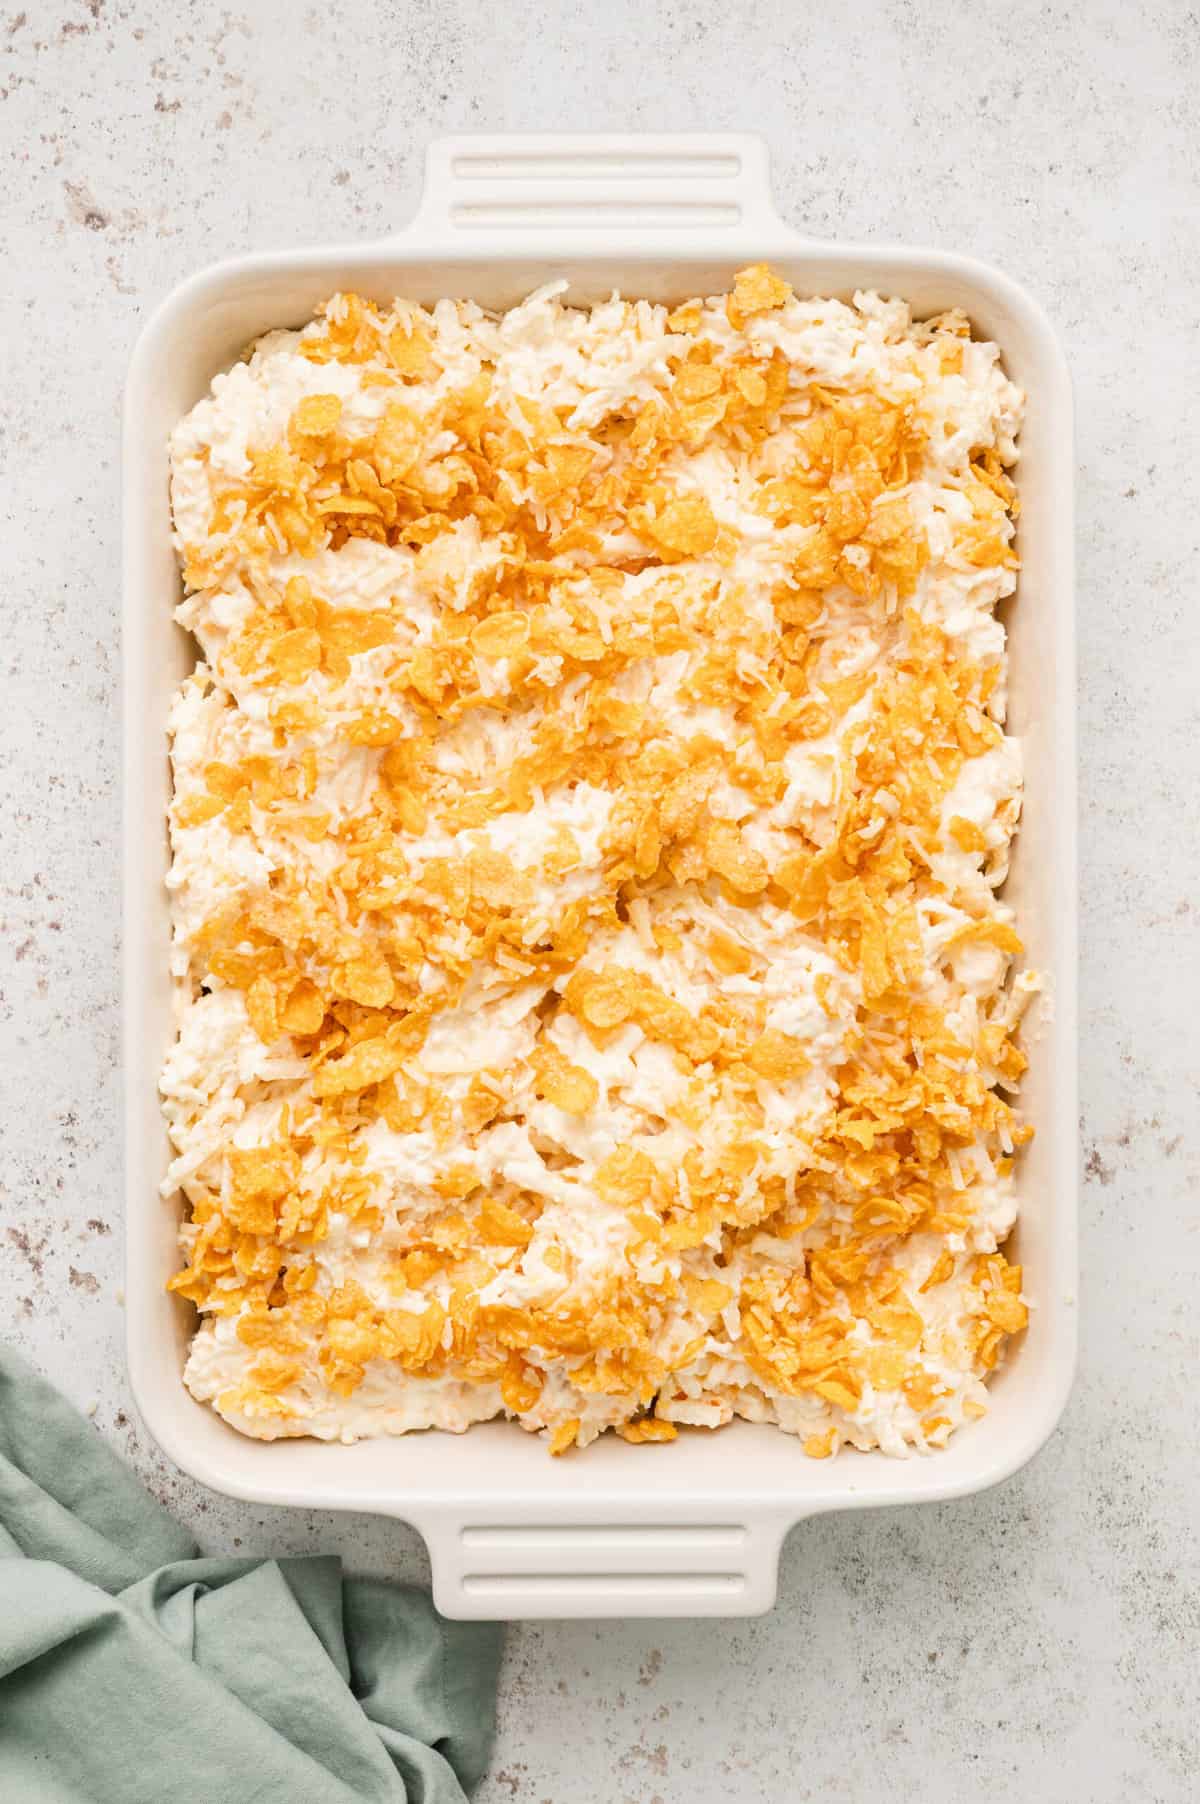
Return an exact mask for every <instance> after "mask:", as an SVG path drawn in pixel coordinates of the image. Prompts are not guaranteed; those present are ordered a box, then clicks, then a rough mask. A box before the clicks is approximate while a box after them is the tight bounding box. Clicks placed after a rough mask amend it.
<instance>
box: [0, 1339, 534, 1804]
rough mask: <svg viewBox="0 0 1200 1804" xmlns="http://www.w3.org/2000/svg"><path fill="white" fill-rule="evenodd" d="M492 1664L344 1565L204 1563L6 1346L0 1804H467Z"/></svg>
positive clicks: (484, 1641) (483, 1761)
mask: <svg viewBox="0 0 1200 1804" xmlns="http://www.w3.org/2000/svg"><path fill="white" fill-rule="evenodd" d="M499 1653H500V1631H499V1628H498V1626H496V1625H494V1624H491V1623H472V1624H465V1623H453V1622H445V1621H443V1620H442V1618H441V1617H439V1616H438V1615H437V1613H436V1611H435V1610H434V1609H433V1606H432V1604H431V1603H430V1601H429V1599H428V1598H427V1597H426V1596H425V1594H424V1593H423V1592H421V1591H416V1590H413V1589H411V1588H409V1587H406V1586H401V1585H393V1584H389V1583H386V1582H384V1581H383V1580H379V1579H361V1578H347V1577H345V1576H344V1575H343V1573H342V1569H341V1562H340V1560H338V1559H336V1558H325V1559H281V1560H233V1559H230V1560H226V1559H212V1560H209V1559H201V1558H200V1557H199V1556H198V1553H197V1549H196V1546H195V1543H194V1542H193V1541H192V1539H191V1537H190V1536H189V1535H187V1534H185V1533H184V1531H183V1529H181V1528H180V1527H179V1526H178V1525H177V1524H176V1523H175V1522H174V1521H172V1519H171V1517H170V1516H169V1515H168V1514H167V1513H166V1511H165V1510H163V1509H162V1508H160V1506H159V1505H158V1504H157V1503H155V1502H154V1500H153V1499H152V1498H151V1497H149V1496H147V1494H146V1492H145V1491H143V1489H142V1488H141V1486H140V1485H139V1484H138V1482H137V1480H136V1479H135V1478H134V1477H133V1475H132V1474H131V1473H130V1472H129V1471H128V1470H127V1469H126V1468H125V1467H124V1466H123V1465H122V1464H121V1462H120V1460H119V1459H117V1457H116V1456H115V1454H113V1453H112V1452H111V1451H110V1450H109V1448H108V1447H107V1446H106V1445H105V1443H104V1442H103V1441H102V1440H101V1438H100V1436H99V1435H98V1434H97V1433H96V1432H95V1431H94V1430H93V1429H92V1428H91V1427H90V1426H89V1425H88V1424H87V1423H86V1422H85V1421H83V1420H82V1418H81V1417H80V1416H78V1415H77V1414H76V1412H75V1410H74V1409H73V1408H72V1407H71V1406H70V1404H68V1403H67V1402H66V1401H65V1399H64V1398H62V1397H61V1396H60V1395H59V1394H58V1392H57V1391H56V1390H54V1389H53V1388H52V1386H50V1385H49V1384H47V1383H46V1381H45V1380H44V1379H42V1378H39V1377H38V1375H37V1374H36V1373H35V1372H34V1371H33V1370H32V1369H31V1368H30V1367H29V1366H28V1365H27V1364H26V1363H25V1361H24V1360H23V1359H21V1358H20V1357H19V1356H18V1355H17V1354H15V1353H14V1352H12V1350H11V1349H8V1348H5V1347H3V1346H0V1798H2V1799H4V1800H11V1801H12V1804H461V1801H462V1800H463V1799H464V1798H465V1797H466V1796H467V1794H468V1793H470V1792H471V1791H472V1790H473V1788H474V1786H475V1784H476V1783H477V1781H478V1780H479V1779H480V1778H481V1777H482V1774H483V1772H484V1769H485V1767H486V1765H487V1757H488V1750H489V1746H490V1742H491V1734H492V1724H493V1715H494V1702H495V1689H496V1671H497V1666H498V1662H499Z"/></svg>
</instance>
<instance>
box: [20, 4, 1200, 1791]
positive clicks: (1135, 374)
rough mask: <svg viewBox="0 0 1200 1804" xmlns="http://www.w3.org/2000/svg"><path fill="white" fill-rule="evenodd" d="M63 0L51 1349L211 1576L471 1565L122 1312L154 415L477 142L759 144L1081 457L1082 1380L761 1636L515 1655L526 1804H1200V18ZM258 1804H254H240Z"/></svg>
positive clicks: (1145, 7) (707, 1632) (44, 708)
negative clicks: (274, 283) (979, 340)
mask: <svg viewBox="0 0 1200 1804" xmlns="http://www.w3.org/2000/svg"><path fill="white" fill-rule="evenodd" d="M568 17H570V18H571V19H572V21H573V22H572V23H571V24H570V25H567V24H565V23H564V24H561V25H560V24H559V23H558V12H557V9H556V8H555V7H553V6H552V7H550V8H547V7H546V6H545V5H532V4H530V3H529V0H507V3H506V4H505V5H503V6H497V7H495V8H492V9H488V8H484V7H480V6H478V5H467V4H464V0H440V3H439V4H437V5H434V4H432V3H431V0H378V3H373V0H328V3H327V4H325V5H323V6H320V7H317V6H311V7H309V6H305V5H304V4H302V3H299V0H241V4H239V0H231V3H230V4H229V5H221V4H218V3H216V0H191V4H189V5H188V6H186V7H182V6H180V7H171V6H163V5H157V4H150V0H29V4H28V7H27V11H19V10H17V6H16V0H9V6H8V8H7V9H6V11H5V13H4V15H3V16H2V17H0V155H2V158H3V183H2V187H0V194H2V197H3V198H2V201H0V206H2V208H3V215H4V242H5V244H6V247H7V251H8V261H7V270H6V280H5V283H4V286H3V294H2V297H0V308H2V309H3V332H2V334H0V339H2V342H3V346H4V364H5V367H4V375H3V386H2V390H0V393H2V397H3V401H2V413H0V420H2V426H0V445H2V451H0V456H2V458H3V465H2V468H3V482H2V485H0V515H2V519H3V545H4V563H3V572H4V580H3V602H2V606H3V627H4V630H3V634H2V635H0V1134H2V1142H3V1148H4V1156H3V1161H2V1163H0V1320H2V1322H3V1331H4V1332H5V1333H7V1334H11V1335H13V1336H14V1337H15V1338H16V1339H17V1340H18V1341H19V1343H20V1344H21V1345H23V1346H24V1347H25V1348H26V1349H27V1350H28V1351H29V1352H30V1353H31V1354H32V1356H33V1357H34V1358H35V1359H36V1360H38V1361H39V1362H40V1364H41V1365H42V1366H43V1368H44V1369H45V1370H47V1371H48V1372H49V1373H50V1374H51V1375H52V1376H53V1377H54V1378H56V1379H57V1380H58V1382H59V1383H60V1384H62V1385H63V1387H64V1388H65V1389H66V1390H67V1391H68V1392H69V1393H70V1394H71V1395H72V1396H73V1397H75V1398H76V1399H77V1400H78V1401H79V1402H80V1403H81V1404H83V1405H85V1406H86V1405H94V1406H95V1417H96V1422H97V1424H98V1426H99V1428H100V1429H101V1430H102V1431H103V1432H104V1433H105V1434H106V1435H108V1436H109V1437H110V1438H111V1439H112V1440H113V1441H114V1442H115V1443H116V1445H117V1446H118V1447H120V1448H121V1449H122V1450H123V1451H124V1452H125V1454H126V1455H127V1456H128V1458H129V1459H130V1460H131V1461H132V1462H133V1464H134V1465H135V1466H136V1468H137V1469H138V1471H139V1472H140V1473H141V1474H142V1475H143V1477H144V1478H145V1479H146V1481H147V1482H148V1483H149V1484H150V1485H151V1486H152V1487H153V1488H154V1490H155V1491H156V1492H157V1493H158V1494H159V1495H160V1496H161V1497H163V1498H164V1499H165V1500H166V1501H167V1502H168V1503H169V1504H170V1506H171V1507H172V1508H173V1509H174V1510H175V1511H176V1512H177V1514H178V1515H179V1516H181V1517H182V1518H184V1519H185V1520H186V1521H187V1522H189V1523H190V1524H192V1525H193V1526H194V1528H195V1530H196V1532H197V1533H198V1534H199V1535H200V1537H201V1539H202V1540H203V1541H204V1543H205V1544H206V1546H209V1547H211V1548H213V1549H223V1548H229V1547H240V1548H241V1549H243V1550H244V1551H247V1552H253V1551H262V1552H279V1551H282V1550H285V1549H287V1550H292V1551H302V1550H309V1549H318V1548H319V1549H324V1550H334V1549H336V1550H338V1551H340V1552H342V1553H343V1554H345V1555H346V1556H347V1557H348V1558H350V1559H351V1560H353V1561H354V1562H356V1563H357V1564H359V1565H362V1566H366V1567H370V1568H373V1569H377V1570H387V1571H394V1570H400V1571H402V1572H405V1573H407V1574H409V1575H419V1574H420V1573H421V1571H422V1568H423V1554H422V1550H421V1547H420V1544H419V1543H418V1542H417V1541H416V1539H415V1537H413V1536H411V1535H409V1534H408V1533H407V1531H406V1530H404V1529H402V1528H398V1527H396V1526H395V1525H394V1524H391V1523H386V1522H379V1521H372V1520H369V1519H366V1518H341V1519H339V1518H335V1517H331V1516H324V1515H315V1514H313V1515H305V1514H303V1513H301V1512H282V1511H268V1510H261V1509H254V1508H248V1507H246V1506H243V1505H239V1504H235V1503H231V1502H228V1501H225V1500H223V1499H221V1498H219V1497H215V1496H212V1495H210V1494H208V1493H206V1492H204V1491H202V1490H201V1489H200V1488H199V1487H198V1486H196V1485H195V1484H193V1483H191V1482H190V1481H188V1480H185V1479H183V1478H182V1477H181V1476H180V1475H179V1474H178V1473H177V1472H176V1471H174V1470H173V1469H172V1468H170V1467H169V1466H167V1465H166V1464H165V1463H164V1461H163V1460H162V1459H161V1458H160V1457H159V1455H158V1454H157V1452H156V1450H155V1448H154V1447H153V1446H152V1445H151V1444H150V1443H149V1441H148V1439H147V1437H146V1435H145V1433H144V1431H143V1430H142V1429H141V1427H140V1425H139V1423H138V1422H137V1420H136V1417H135V1415H134V1412H133V1408H132V1405H131V1403H130V1400H129V1396H128V1392H127V1388H126V1382H125V1374H124V1363H123V1353H122V1317H121V1304H120V1296H119V1286H120V1283H121V1270H120V1250H119V1249H120V1221H119V1202H118V1195H119V1182H120V1148H119V1129H118V1102H119V1087H120V1077H119V1071H118V1063H117V945H118V918H117V861H116V838H117V814H118V803H117V790H116V774H117V736H118V715H117V688H116V676H117V670H116V665H117V652H116V618H117V604H118V588H119V571H118V473H117V416H118V406H119V395H120V388H121V383H122V380H123V377H124V370H125V363H126V359H127V355H128V352H129V348H130V346H131V345H132V343H133V340H134V337H135V335H136V333H137V330H138V327H139V324H140V322H141V320H142V318H143V316H144V314H145V311H146V309H147V307H148V306H149V305H150V304H151V303H152V302H153V301H154V300H156V299H157V298H158V297H159V296H160V295H161V294H163V293H164V292H165V290H166V289H168V288H169V287H170V286H172V285H173V284H174V283H175V282H176V281H177V280H178V279H179V278H180V277H181V276H182V275H184V274H185V273H186V272H188V271H190V270H192V269H194V268H196V267H197V266H199V265H200V264H203V263H206V262H209V261H210V260H212V259H214V258H217V257H221V256H225V255H227V254H229V253H231V252H240V251H245V250H250V249H257V248H265V247H276V246H279V247H283V246H289V245H292V244H296V243H302V242H306V241H311V240H316V239H351V238H355V237H369V236H374V235H377V234H379V233H380V232H383V231H386V230H388V229H390V228H392V227H394V226H395V225H396V224H397V223H398V222H402V221H403V220H404V219H405V218H406V217H407V216H408V215H409V214H410V213H411V211H412V210H413V207H414V205H415V202H416V196H417V188H418V183H419V177H420V160H421V153H422V150H423V148H424V145H425V144H426V142H427V141H428V140H429V138H431V137H432V136H434V135H436V134H437V133H438V132H440V131H445V130H471V129H487V130H504V129H514V130H515V129H527V130H528V129H536V128H539V127H545V128H554V127H558V128H575V129H603V128H606V127H607V128H609V129H639V128H640V129H654V130H671V129H694V128H697V127H706V128H719V127H726V128H736V129H745V128H746V127H752V128H756V129H758V130H761V131H763V132H764V133H765V134H766V135H767V137H768V138H769V140H770V144H771V150H772V153H773V158H774V165H775V179H776V190H777V197H778V201H779V205H780V208H781V210H782V211H783V212H784V213H786V214H787V215H788V216H789V217H790V218H791V219H792V220H793V221H794V222H795V223H797V224H798V225H800V226H801V227H803V228H805V229H807V230H809V231H811V232H812V233H814V234H816V235H824V236H831V237H832V236H839V237H852V238H860V237H861V238H872V237H887V238H895V239H904V240H908V241H910V242H913V243H918V244H933V245H939V246H943V247H947V248H954V249H957V250H962V251H967V252H972V253H974V254H975V255H977V256H980V257H983V258H985V259H987V260H988V261H991V262H994V263H997V264H1000V265H1002V266H1004V267H1005V268H1006V269H1007V270H1009V271H1010V272H1011V273H1012V274H1013V275H1014V276H1016V277H1017V279H1018V280H1020V281H1022V282H1024V283H1026V284H1028V286H1029V287H1031V288H1032V289H1033V290H1034V292H1035V293H1036V294H1037V295H1039V297H1040V298H1041V299H1042V301H1043V302H1044V303H1045V304H1046V306H1047V307H1048V308H1049V310H1050V312H1051V314H1052V315H1053V317H1054V318H1055V320H1056V322H1057V324H1058V326H1059V328H1060V330H1061V331H1062V333H1063V334H1064V336H1065V339H1066V342H1067V346H1068V350H1069V355H1070V358H1071V362H1072V365H1073V369H1074V375H1075V381H1076V389H1077V402H1078V417H1079V459H1080V504H1081V505H1080V516H1081V521H1080V554H1081V555H1080V574H1079V614H1080V626H1081V654H1082V669H1081V725H1082V757H1083V769H1082V778H1083V782H1082V808H1083V820H1082V827H1083V841H1082V850H1083V869H1082V882H1083V954H1082V957H1083V969H1082V1027H1083V1050H1082V1095H1083V1118H1082V1121H1081V1165H1082V1172H1083V1184H1084V1188H1083V1231H1084V1241H1083V1267H1084V1290H1083V1302H1084V1315H1083V1347H1082V1361H1081V1375H1080V1380H1079V1384H1078V1388H1077V1390H1076V1392H1075V1396H1074V1400H1073V1402H1072V1404H1071V1406H1070V1408H1069V1410H1068V1413H1067V1417H1066V1420H1065V1423H1064V1425H1063V1427H1062V1429H1061V1430H1060V1431H1059V1433H1058V1435H1057V1436H1056V1437H1055V1439H1054V1440H1053V1441H1052V1443H1051V1444H1050V1446H1049V1447H1048V1448H1047V1449H1046V1451H1045V1452H1044V1453H1043V1454H1042V1455H1041V1456H1040V1457H1039V1458H1038V1459H1037V1460H1036V1461H1035V1462H1034V1464H1033V1465H1032V1467H1030V1468H1029V1469H1028V1470H1026V1471H1025V1472H1024V1473H1022V1474H1021V1475H1020V1476H1019V1477H1018V1478H1016V1479H1014V1480H1012V1481H1011V1482H1010V1483H1008V1484H1006V1485H1004V1486H1002V1487H1001V1488H1000V1489H999V1490H996V1491H993V1492H991V1493H989V1494H987V1495H985V1496H982V1497H979V1498H976V1499H974V1500H971V1501H968V1502H964V1503H958V1504H951V1505H946V1506H942V1507H926V1508H924V1509H922V1510H919V1511H918V1510H910V1511H906V1512H900V1511H889V1512H882V1513H879V1514H876V1515H866V1516H863V1515H860V1516H855V1517H850V1518H844V1519H833V1520H828V1519H827V1520H823V1521H817V1522H813V1523H810V1524H807V1525H805V1526H803V1527H801V1528H800V1529H799V1530H798V1531H797V1532H796V1533H795V1534H794V1535H793V1536H792V1538H791V1541H790V1542H789V1544H788V1547H787V1549H786V1551H785V1555H784V1563H783V1576H782V1585H781V1592H780V1602H779V1606H778V1608H777V1609H776V1610H775V1612H774V1614H773V1615H771V1616H769V1617H767V1618H765V1619H763V1620H759V1621H753V1622H747V1623H736V1622H735V1623H711V1622H710V1623H706V1624H704V1625H703V1626H699V1627H698V1626H697V1625H694V1624H687V1623H675V1624H664V1623H647V1622H643V1623H631V1624H629V1625H628V1626H607V1625H601V1624H595V1625H594V1624H588V1623H575V1624H563V1625H558V1624H544V1625H530V1626H524V1627H523V1626H520V1625H518V1626H516V1627H514V1629H513V1631H512V1633H511V1636H510V1639H509V1643H508V1652H507V1658H506V1664H505V1672H504V1683H503V1688H502V1696H501V1704H500V1735H499V1741H498V1745H497V1749H496V1757H495V1762H494V1768H493V1773H492V1776H491V1778H490V1779H489V1780H488V1782H487V1783H486V1784H485V1786H484V1789H483V1792H482V1793H481V1798H482V1800H483V1801H484V1804H499V1801H504V1804H507V1801H508V1800H510V1799H512V1800H517V1804H625V1801H626V1800H629V1801H632V1804H731V1801H734V1804H758V1801H760V1800H761V1801H763V1804H767V1801H770V1804H774V1801H776V1800H788V1801H789V1804H791V1801H792V1800H801V1799H821V1800H823V1801H824V1800H833V1799H842V1800H848V1801H851V1804H859V1801H860V1800H862V1801H867V1804H892V1801H899V1800H906V1801H907V1800H920V1801H921V1804H962V1801H964V1800H965V1801H967V1804H970V1801H971V1800H974V1799H976V1798H979V1799H983V1798H985V1797H986V1798H987V1800H988V1801H989V1804H1127V1801H1128V1800H1132V1799H1136V1800H1138V1804H1184V1801H1185V1800H1190V1799H1193V1798H1194V1797H1195V1796H1196V1786H1197V1783H1198V1780H1197V1772H1198V1769H1200V1728H1198V1725H1200V1709H1198V1708H1197V1689H1198V1685H1197V1680H1198V1675H1200V1602H1198V1592H1200V1570H1198V1567H1200V1562H1198V1553H1197V1534H1198V1525H1200V1506H1198V1503H1197V1499H1198V1497H1200V1462H1198V1457H1197V1448H1198V1446H1200V1411H1198V1409H1197V1395H1198V1386H1197V1381H1196V1376H1197V1370H1198V1355H1200V1338H1198V1329H1197V1322H1198V1321H1200V1307H1198V1306H1200V1233H1198V1232H1197V1227H1198V1225H1200V1213H1198V1210H1197V1201H1196V1199H1197V1193H1198V1191H1200V1156H1198V1149H1200V1110H1198V1107H1197V1081H1196V1080H1197V1064H1198V1063H1200V1053H1198V1051H1197V1043H1196V1035H1195V1031H1194V1015H1195V1006H1194V1005H1195V1003H1196V1002H1197V1000H1198V998H1200V965H1198V960H1197V903H1196V900H1195V896H1196V887H1197V885H1196V879H1197V872H1198V863H1200V859H1198V854H1197V844H1198V843H1200V720H1198V718H1197V704H1196V693H1197V683H1196V675H1197V671H1198V670H1200V609H1198V608H1197V605H1196V602H1195V598H1194V593H1193V591H1194V586H1195V571H1196V568H1197V556H1198V549H1200V548H1198V543H1197V525H1196V521H1197V501H1198V498H1200V497H1198V492H1197V488H1196V471H1197V469H1200V406H1198V405H1197V393H1198V378H1200V302H1198V300H1197V296H1198V294H1200V129H1198V126H1197V108H1196V94H1197V92H1198V91H1200V18H1198V15H1197V13H1196V11H1195V8H1194V6H1189V5H1187V4H1186V3H1185V0H1164V3H1160V4H1154V3H1153V0H1126V3H1125V4H1121V3H1120V0H1083V3H1082V4H1081V5H1078V6H1076V7H1074V8H1070V9H1068V8H1066V7H1061V8H1057V7H1054V6H1051V5H1042V4H1028V3H1026V0H1011V3H1010V4H1007V5H1004V6H996V5H988V4H984V3H982V0H886V3H881V4H877V5H867V6H865V7H864V6H859V7H857V8H853V9H846V8H828V9H817V8H810V7H802V6H799V5H794V4H788V0H773V3H771V0H762V3H754V0H742V3H741V4H740V5H738V4H732V3H731V0H723V3H721V4H717V3H716V0H664V4H661V5H659V6H647V5H645V4H644V3H643V0H605V3H604V4H603V5H595V6H593V5H590V4H588V3H587V0H584V4H583V5H581V6H579V7H578V8H570V9H568V8H566V7H564V8H563V9H562V18H563V19H564V20H565V19H567V18H568ZM230 1804H233V1801H232V1800H231V1801H230Z"/></svg>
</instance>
